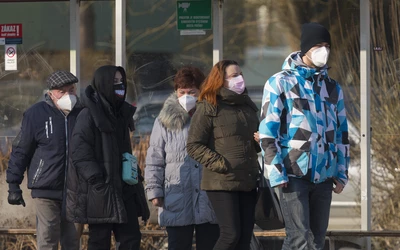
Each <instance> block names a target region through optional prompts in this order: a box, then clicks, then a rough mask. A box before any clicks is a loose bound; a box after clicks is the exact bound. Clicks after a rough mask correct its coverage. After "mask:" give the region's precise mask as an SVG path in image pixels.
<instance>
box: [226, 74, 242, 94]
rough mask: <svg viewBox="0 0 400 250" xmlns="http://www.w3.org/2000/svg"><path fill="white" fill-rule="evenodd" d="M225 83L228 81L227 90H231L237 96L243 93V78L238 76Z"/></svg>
mask: <svg viewBox="0 0 400 250" xmlns="http://www.w3.org/2000/svg"><path fill="white" fill-rule="evenodd" d="M227 81H229V85H228V86H229V87H227V89H229V90H232V91H234V92H236V93H237V94H239V95H240V94H241V93H243V92H244V89H245V88H246V86H245V83H244V79H243V76H241V75H239V76H237V77H233V78H231V79H230V80H228V79H227Z"/></svg>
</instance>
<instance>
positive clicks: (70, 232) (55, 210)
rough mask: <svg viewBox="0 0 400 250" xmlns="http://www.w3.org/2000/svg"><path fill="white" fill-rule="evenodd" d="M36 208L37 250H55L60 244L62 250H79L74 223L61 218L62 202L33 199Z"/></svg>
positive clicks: (78, 237) (78, 236)
mask: <svg viewBox="0 0 400 250" xmlns="http://www.w3.org/2000/svg"><path fill="white" fill-rule="evenodd" d="M33 202H34V204H35V207H36V232H37V248H38V249H40V250H57V249H58V243H59V242H60V245H61V249H62V250H79V246H80V242H79V239H80V235H79V233H78V232H77V229H76V228H75V225H74V223H70V222H67V221H65V220H64V219H63V218H62V216H61V208H62V201H57V200H50V199H43V198H34V199H33Z"/></svg>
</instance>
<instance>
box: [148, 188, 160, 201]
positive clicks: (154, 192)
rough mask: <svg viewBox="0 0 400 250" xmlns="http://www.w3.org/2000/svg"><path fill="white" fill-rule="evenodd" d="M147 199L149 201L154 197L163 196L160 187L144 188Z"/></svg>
mask: <svg viewBox="0 0 400 250" xmlns="http://www.w3.org/2000/svg"><path fill="white" fill-rule="evenodd" d="M146 194H147V199H148V200H149V201H150V200H152V199H154V198H160V197H164V190H162V189H161V188H152V189H147V190H146Z"/></svg>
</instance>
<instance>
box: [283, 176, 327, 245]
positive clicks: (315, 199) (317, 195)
mask: <svg viewBox="0 0 400 250" xmlns="http://www.w3.org/2000/svg"><path fill="white" fill-rule="evenodd" d="M332 188H333V181H332V179H329V180H327V181H325V182H323V183H318V184H315V183H312V182H310V181H308V180H305V179H299V178H294V177H289V183H288V186H287V187H286V188H282V189H281V192H280V197H281V199H280V202H281V208H282V213H283V216H284V219H285V230H286V238H285V240H284V242H283V246H282V250H292V249H297V250H302V249H304V250H322V249H323V248H324V244H325V234H326V230H327V228H328V223H329V212H330V208H331V201H332Z"/></svg>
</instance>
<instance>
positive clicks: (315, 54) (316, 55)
mask: <svg viewBox="0 0 400 250" xmlns="http://www.w3.org/2000/svg"><path fill="white" fill-rule="evenodd" d="M329 52H330V50H329V48H327V47H325V46H322V47H319V48H318V49H315V50H313V51H312V52H311V58H310V59H311V61H312V62H313V64H314V65H315V66H317V67H319V68H320V67H323V66H325V65H326V63H327V62H328V58H329Z"/></svg>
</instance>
